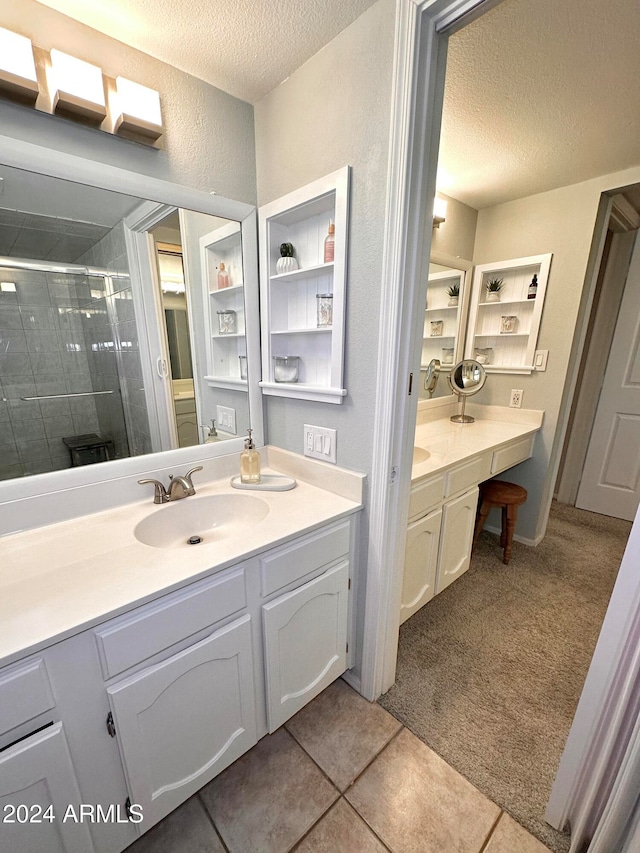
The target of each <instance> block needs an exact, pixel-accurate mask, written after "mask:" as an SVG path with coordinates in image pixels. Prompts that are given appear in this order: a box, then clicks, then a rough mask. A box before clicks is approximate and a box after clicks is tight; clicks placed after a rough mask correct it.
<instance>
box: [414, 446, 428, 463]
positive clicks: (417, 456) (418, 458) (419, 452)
mask: <svg viewBox="0 0 640 853" xmlns="http://www.w3.org/2000/svg"><path fill="white" fill-rule="evenodd" d="M430 456H431V454H430V453H429V451H428V450H425V449H424V448H423V447H414V448H413V462H412V465H418V464H419V463H420V462H426V461H427V459H428V458H429V457H430Z"/></svg>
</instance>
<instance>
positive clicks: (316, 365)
mask: <svg viewBox="0 0 640 853" xmlns="http://www.w3.org/2000/svg"><path fill="white" fill-rule="evenodd" d="M349 179H350V167H349V166H345V167H344V168H343V169H339V170H338V171H337V172H333V173H332V174H331V175H327V176H326V177H324V178H321V179H319V180H317V181H314V182H313V183H312V184H309V185H307V186H306V187H302V188H301V189H298V190H295V191H294V192H292V193H289V194H288V195H286V196H284V197H282V198H280V199H277V200H276V201H273V202H271V203H270V204H267V205H265V206H264V207H261V208H260V210H259V212H258V213H259V228H260V314H261V324H262V376H263V381H262V382H261V383H260V385H261V387H262V390H263V393H264V394H266V395H271V396H277V397H298V398H300V399H303V400H317V401H320V402H326V403H341V402H342V400H343V398H344V396H345V395H346V393H347V392H346V390H345V389H344V388H343V387H342V386H343V365H344V321H345V316H344V314H345V293H346V261H347V237H348V218H349ZM330 223H333V224H334V228H335V233H334V234H333V237H334V246H333V259H331V255H330V254H329V255H328V256H326V255H325V240H326V238H327V235H328V233H329V225H330ZM283 243H290V244H291V245H292V246H293V251H294V255H293V257H294V258H295V265H296V266H297V268H296V269H293V270H291V269H286V270H284V271H283V270H282V269H280V268H279V266H278V260H279V259H280V246H281V245H282V244H283ZM288 265H289V266H291V264H288ZM286 356H288V357H290V358H289V362H287V363H286V365H285V366H284V368H283V367H282V362H281V361H280V362H278V363H277V364H276V359H282V358H283V357H286ZM296 358H297V361H296V360H295V359H296ZM296 369H297V379H294V378H293V377H294V376H295V372H296Z"/></svg>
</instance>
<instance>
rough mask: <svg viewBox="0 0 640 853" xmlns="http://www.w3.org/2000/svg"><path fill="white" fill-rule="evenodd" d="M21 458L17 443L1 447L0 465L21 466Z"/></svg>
mask: <svg viewBox="0 0 640 853" xmlns="http://www.w3.org/2000/svg"><path fill="white" fill-rule="evenodd" d="M20 464H21V463H20V456H19V455H18V447H17V445H16V443H15V442H13V443H12V444H3V445H0V465H20Z"/></svg>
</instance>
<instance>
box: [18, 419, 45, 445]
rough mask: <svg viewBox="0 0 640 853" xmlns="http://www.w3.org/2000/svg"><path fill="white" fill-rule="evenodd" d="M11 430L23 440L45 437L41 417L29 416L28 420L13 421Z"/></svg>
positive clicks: (42, 438)
mask: <svg viewBox="0 0 640 853" xmlns="http://www.w3.org/2000/svg"><path fill="white" fill-rule="evenodd" d="M13 430H14V433H15V435H16V436H19V437H20V438H21V439H23V440H24V441H43V440H44V439H45V438H46V435H45V432H44V422H43V421H42V419H41V418H30V419H29V420H28V421H14V423H13Z"/></svg>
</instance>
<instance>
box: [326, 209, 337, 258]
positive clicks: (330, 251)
mask: <svg viewBox="0 0 640 853" xmlns="http://www.w3.org/2000/svg"><path fill="white" fill-rule="evenodd" d="M335 233H336V226H335V223H334V221H333V219H330V220H329V233H328V234H327V236H326V237H325V240H324V262H325V264H329V263H333V258H334V250H335Z"/></svg>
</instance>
